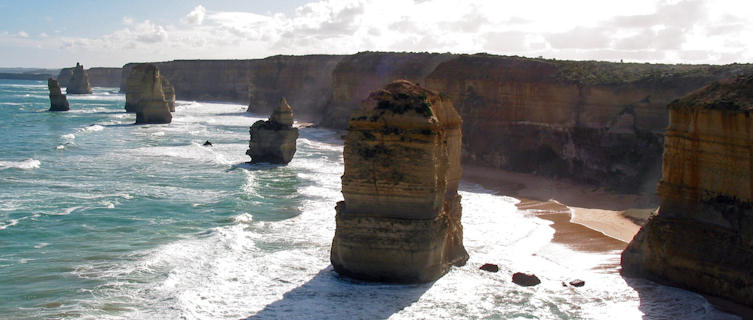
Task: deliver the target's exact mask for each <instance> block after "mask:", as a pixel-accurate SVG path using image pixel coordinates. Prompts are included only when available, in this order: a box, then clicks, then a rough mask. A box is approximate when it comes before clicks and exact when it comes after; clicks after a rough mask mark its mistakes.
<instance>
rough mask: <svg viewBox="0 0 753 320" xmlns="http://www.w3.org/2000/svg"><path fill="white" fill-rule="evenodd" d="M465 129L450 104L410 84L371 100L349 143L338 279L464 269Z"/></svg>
mask: <svg viewBox="0 0 753 320" xmlns="http://www.w3.org/2000/svg"><path fill="white" fill-rule="evenodd" d="M461 125H462V120H461V118H460V116H459V115H458V114H457V112H456V111H455V109H454V108H453V107H452V103H451V102H449V101H447V100H443V99H442V98H441V97H440V96H439V95H438V94H437V93H435V92H433V91H430V90H426V89H423V88H421V87H419V86H417V85H415V84H413V83H410V82H408V81H404V80H398V81H395V82H393V83H391V84H389V85H387V86H386V87H385V88H384V89H383V90H379V91H376V92H373V93H372V94H371V95H369V97H368V98H367V99H366V100H365V101H364V104H363V109H362V110H359V111H358V112H356V113H355V114H354V115H353V118H351V120H350V126H349V128H348V133H347V135H346V137H345V149H344V151H343V157H344V160H345V173H344V174H343V177H342V192H343V198H344V199H345V201H342V202H339V203H338V204H337V207H336V211H337V215H336V224H337V227H336V230H335V237H334V239H333V241H332V250H331V261H332V265H333V266H334V268H335V270H336V271H337V272H339V273H341V274H344V275H348V276H351V277H355V278H360V279H366V280H375V281H389V282H427V281H433V280H435V279H437V278H439V277H441V276H442V275H444V274H445V273H446V272H447V271H448V270H449V268H450V266H451V265H463V264H465V261H466V260H467V259H468V254H467V252H466V251H465V248H464V247H463V228H462V225H461V223H460V218H461V207H460V196H459V195H458V194H457V188H458V183H459V181H460V176H461V170H462V169H461V166H460V143H461V131H460V130H461V129H460V127H461Z"/></svg>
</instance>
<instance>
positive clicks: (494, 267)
mask: <svg viewBox="0 0 753 320" xmlns="http://www.w3.org/2000/svg"><path fill="white" fill-rule="evenodd" d="M479 269H481V270H484V271H488V272H498V271H499V266H498V265H496V264H493V263H484V265H483V266H481V268H479Z"/></svg>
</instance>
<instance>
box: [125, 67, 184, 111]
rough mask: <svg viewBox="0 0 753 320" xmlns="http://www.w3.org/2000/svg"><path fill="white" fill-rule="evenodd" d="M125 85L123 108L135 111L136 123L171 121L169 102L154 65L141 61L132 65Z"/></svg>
mask: <svg viewBox="0 0 753 320" xmlns="http://www.w3.org/2000/svg"><path fill="white" fill-rule="evenodd" d="M126 85H127V93H126V105H125V109H126V111H127V112H135V113H136V124H147V123H170V122H171V121H172V119H173V116H172V115H171V114H170V107H169V103H168V102H167V101H166V100H165V94H164V91H163V89H162V87H163V82H162V77H161V76H160V72H159V69H157V67H156V66H154V65H153V64H151V63H142V64H139V65H137V66H135V67H133V69H132V70H131V72H130V74H129V76H128V81H127V83H126Z"/></svg>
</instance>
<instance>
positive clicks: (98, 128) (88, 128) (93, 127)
mask: <svg viewBox="0 0 753 320" xmlns="http://www.w3.org/2000/svg"><path fill="white" fill-rule="evenodd" d="M104 129H105V127H103V126H100V125H98V124H93V125H90V126H86V127H84V128H81V129H79V131H80V132H96V131H102V130H104Z"/></svg>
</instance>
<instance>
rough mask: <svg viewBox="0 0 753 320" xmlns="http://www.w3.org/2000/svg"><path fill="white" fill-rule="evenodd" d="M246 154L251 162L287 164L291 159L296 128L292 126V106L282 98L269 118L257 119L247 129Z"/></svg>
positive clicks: (294, 149)
mask: <svg viewBox="0 0 753 320" xmlns="http://www.w3.org/2000/svg"><path fill="white" fill-rule="evenodd" d="M249 133H250V136H251V138H250V140H249V141H248V151H246V154H247V155H248V156H250V157H251V162H252V163H259V162H267V163H276V164H287V163H289V162H290V160H293V155H295V151H296V146H295V144H296V140H297V139H298V128H293V108H291V107H290V105H289V104H288V102H287V100H285V98H282V99H281V101H280V104H279V107H277V109H275V110H274V111H273V112H272V115H271V116H270V117H269V120H267V121H264V120H259V121H257V122H255V123H254V124H253V125H252V126H251V128H250V129H249Z"/></svg>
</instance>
